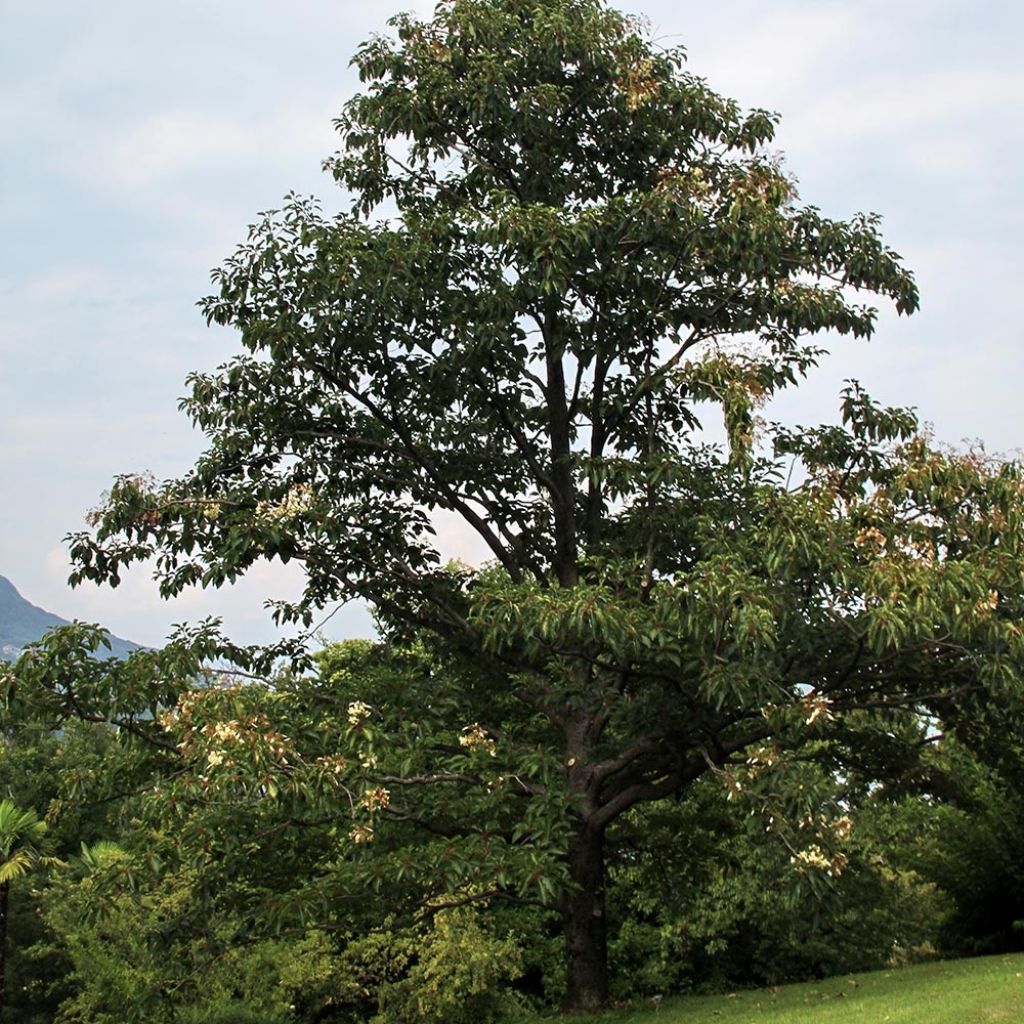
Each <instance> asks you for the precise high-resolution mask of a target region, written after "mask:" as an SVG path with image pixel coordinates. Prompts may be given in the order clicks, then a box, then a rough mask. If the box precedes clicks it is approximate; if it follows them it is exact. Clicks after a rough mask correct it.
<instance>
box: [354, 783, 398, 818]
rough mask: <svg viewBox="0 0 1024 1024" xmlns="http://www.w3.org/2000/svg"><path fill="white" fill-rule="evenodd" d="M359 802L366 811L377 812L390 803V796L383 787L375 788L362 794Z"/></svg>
mask: <svg viewBox="0 0 1024 1024" xmlns="http://www.w3.org/2000/svg"><path fill="white" fill-rule="evenodd" d="M360 802H361V803H362V805H363V806H364V807H365V808H366V809H367V810H368V811H371V812H372V811H379V810H381V809H382V808H384V807H387V805H388V804H389V803H391V794H390V793H389V792H388V791H387V790H386V789H385V788H384V787H383V786H375V787H374V788H373V789H368V790H367V791H366V792H365V793H363V796H362V800H361V801H360Z"/></svg>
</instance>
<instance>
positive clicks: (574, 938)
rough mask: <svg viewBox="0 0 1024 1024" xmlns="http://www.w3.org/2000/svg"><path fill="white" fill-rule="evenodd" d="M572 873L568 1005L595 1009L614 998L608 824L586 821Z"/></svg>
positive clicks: (573, 850) (572, 851) (576, 840)
mask: <svg viewBox="0 0 1024 1024" xmlns="http://www.w3.org/2000/svg"><path fill="white" fill-rule="evenodd" d="M569 876H570V878H571V880H572V889H571V891H570V892H569V894H568V895H567V896H566V898H565V944H566V954H567V959H568V965H567V972H566V991H565V1002H564V1003H563V1009H565V1010H569V1011H574V1012H582V1013H593V1012H594V1011H595V1010H599V1009H601V1008H602V1007H603V1006H604V1004H605V1002H606V1001H607V999H608V938H607V927H606V922H605V914H604V831H603V829H598V830H595V829H591V828H587V826H586V825H585V824H582V823H581V826H580V830H579V831H578V832H577V834H576V835H575V836H574V837H573V839H572V841H571V842H570V844H569Z"/></svg>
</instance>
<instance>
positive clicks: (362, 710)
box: [348, 700, 373, 726]
mask: <svg viewBox="0 0 1024 1024" xmlns="http://www.w3.org/2000/svg"><path fill="white" fill-rule="evenodd" d="M372 710H373V708H371V707H370V705H369V704H367V703H365V702H364V701H361V700H354V701H352V703H351V704H349V706H348V724H349V725H352V726H359V725H362V724H363V722H365V721H366V719H367V718H369V717H370V712H371V711H372Z"/></svg>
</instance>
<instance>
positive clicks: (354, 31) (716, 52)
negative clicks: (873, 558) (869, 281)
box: [0, 0, 1024, 645]
mask: <svg viewBox="0 0 1024 1024" xmlns="http://www.w3.org/2000/svg"><path fill="white" fill-rule="evenodd" d="M617 6H618V7H619V8H620V9H621V10H625V11H628V12H630V13H635V14H643V15H646V16H647V17H648V18H649V21H650V26H651V31H652V34H653V36H654V38H655V39H656V40H657V41H658V42H659V43H660V44H661V45H666V46H668V45H683V46H685V47H686V49H687V52H688V55H689V67H690V69H691V70H692V71H693V72H695V73H696V74H699V75H701V76H703V77H705V78H707V79H708V81H709V83H710V84H711V85H712V87H713V88H715V89H716V90H717V91H718V92H720V93H724V94H726V95H730V96H733V97H734V98H736V99H737V100H738V101H740V103H741V104H743V105H744V106H748V107H765V108H768V109H771V110H775V111H778V112H779V113H780V114H781V116H782V122H781V125H780V128H779V132H778V136H777V144H776V145H777V149H778V150H779V151H780V152H781V153H783V154H784V156H785V161H786V166H787V169H788V170H789V171H790V172H792V173H793V174H795V176H796V177H797V179H798V181H799V190H800V194H801V199H802V200H803V201H804V202H807V203H811V204H813V205H815V206H818V207H820V208H821V209H822V210H823V211H824V212H825V213H826V214H827V215H829V216H833V217H848V216H850V215H852V214H854V213H856V212H858V211H872V212H877V213H879V214H881V215H882V216H883V218H884V219H883V235H884V237H885V239H886V241H887V243H888V244H889V245H891V246H892V247H894V248H895V249H896V250H897V251H898V252H900V253H901V254H902V256H903V257H904V258H905V260H906V262H907V264H908V266H910V267H911V269H913V270H914V272H915V274H916V276H917V280H918V284H919V287H920V289H921V295H922V308H921V311H920V312H919V313H918V314H916V315H915V316H914V317H912V318H910V319H906V318H897V317H896V316H895V314H893V313H891V312H888V311H883V314H882V316H881V317H880V320H879V327H878V331H877V333H876V336H875V338H874V339H873V340H872V341H871V342H869V343H864V342H849V341H843V340H836V341H835V343H834V345H832V349H833V354H832V356H830V357H829V358H828V359H827V360H826V361H825V362H824V363H823V365H822V367H821V368H820V369H819V370H818V371H815V373H814V374H813V375H812V377H811V379H810V380H809V381H808V382H807V383H806V384H804V385H803V386H802V387H801V388H800V389H799V390H798V391H794V392H790V393H789V394H788V395H787V396H786V397H785V398H784V399H782V400H780V401H779V402H777V403H776V405H775V406H773V408H772V410H771V413H770V415H771V416H772V418H779V419H784V420H787V421H790V422H799V423H818V422H823V421H826V420H833V419H834V418H835V416H836V410H837V404H838V392H839V388H840V387H841V385H842V381H843V380H844V379H846V378H850V377H856V378H857V379H859V380H861V381H862V382H863V383H864V385H865V386H866V387H867V389H868V390H869V392H871V393H872V395H874V396H875V397H876V398H878V399H879V400H882V401H884V402H886V403H888V404H899V405H912V406H915V407H916V408H917V409H918V411H919V413H920V414H921V416H922V418H923V419H925V420H926V421H929V422H930V423H932V424H933V428H934V433H935V436H936V438H937V439H939V440H942V441H945V442H949V443H959V442H961V441H962V440H964V439H981V440H983V441H984V443H985V446H986V448H987V449H988V450H989V451H994V452H1007V453H1012V452H1014V451H1015V450H1016V449H1017V448H1019V447H1021V446H1024V402H1021V401H1020V400H1019V398H1018V392H1019V388H1020V383H1019V382H1020V381H1021V380H1024V327H1022V318H1021V316H1020V314H1019V304H1020V302H1021V300H1022V299H1024V284H1022V282H1024V256H1022V252H1024V246H1022V239H1024V199H1022V198H1021V183H1022V182H1024V62H1022V61H1021V60H1020V51H1021V47H1022V44H1024V5H1021V4H1019V3H1016V2H1011V0H974V2H972V3H967V2H966V0H956V2H954V0H884V2H881V0H857V2H853V0H845V2H829V0H776V2H772V3H766V2H760V3H755V2H752V0H717V2H716V3H715V4H697V3H679V2H669V0H639V2H636V3H634V2H632V0H630V2H625V0H622V2H619V3H618V4H617ZM432 8H433V5H432V3H430V2H427V0H419V2H416V3H410V2H408V0H406V2H405V3H404V4H401V3H396V4H395V5H394V6H392V5H391V3H390V2H389V0H384V3H382V4H381V5H379V6H377V7H375V8H374V7H372V6H371V5H369V4H366V3H363V2H358V3H351V2H349V0H334V2H327V0H291V2H290V3H288V4H285V3H283V2H280V0H277V2H271V0H244V2H241V0H216V2H211V0H175V2H174V3H172V4H168V3H165V2H162V3H155V2H151V0H131V2H127V0H93V2H91V3H72V2H70V0H33V2H32V3H31V4H27V3H24V2H15V0H0V240H2V241H0V574H2V575H5V576H7V577H9V578H10V579H11V580H12V581H13V582H14V584H15V585H16V586H17V587H18V588H19V589H20V590H21V592H22V594H23V595H24V596H25V597H27V598H28V599H29V600H31V601H33V602H34V603H36V604H39V605H42V606H43V607H45V608H47V609H48V610H50V611H54V612H56V613H57V614H60V615H63V616H65V617H68V618H72V617H75V618H80V619H84V620H86V621H99V622H102V623H103V624H104V625H106V626H107V627H109V628H110V629H111V630H113V631H114V632H115V633H117V634H119V635H121V636H124V637H127V638H129V639H131V640H134V641H136V642H140V643H144V644H152V645H157V644H159V643H160V642H161V640H162V639H163V638H164V637H166V636H167V635H168V633H169V632H170V629H171V626H172V624H174V623H178V622H183V621H192V620H196V619H199V618H202V617H204V616H207V615H211V614H217V615H221V616H222V617H223V619H224V622H225V626H226V629H227V631H228V632H229V634H230V635H232V636H234V637H235V638H236V639H238V640H239V641H242V642H263V641H267V640H270V639H272V638H273V637H274V636H275V635H276V634H275V630H274V627H273V625H272V623H271V621H270V619H269V617H268V615H267V614H266V612H265V611H264V609H263V607H262V603H263V601H264V599H266V598H268V597H280V596H289V595H292V594H294V593H295V592H296V591H297V588H298V585H299V577H298V576H297V575H296V574H297V572H298V570H297V569H296V568H295V567H294V566H290V567H288V568H287V569H285V568H284V567H280V566H277V567H273V566H271V567H261V568H259V569H254V570H253V571H252V572H251V573H250V574H249V576H248V577H247V578H246V580H244V581H243V582H242V583H241V584H239V585H238V586H236V587H235V588H233V589H232V590H230V591H219V592H202V591H196V592H192V593H189V594H187V595H184V596H183V597H182V598H180V599H178V600H176V601H174V602H171V603H167V602H164V601H161V600H160V598H159V596H158V595H157V593H156V587H155V584H153V583H152V581H151V580H150V578H149V577H148V575H147V574H146V572H145V571H144V570H143V569H139V570H135V571H133V572H132V573H130V574H129V575H128V577H127V578H126V580H125V582H124V583H123V584H122V586H121V587H119V588H117V589H116V590H112V589H100V588H95V587H91V586H83V587H80V588H79V589H77V590H75V591H72V590H70V589H69V588H68V587H67V583H66V580H67V574H68V560H67V554H66V550H65V546H64V545H63V543H62V538H63V537H64V535H65V534H67V533H68V532H69V531H73V530H78V529H81V528H82V527H83V525H84V516H85V513H86V512H87V510H88V509H89V508H91V507H94V506H95V505H97V504H98V503H99V500H100V496H101V494H102V492H103V491H104V489H105V488H106V487H108V486H109V484H110V482H111V480H112V478H113V477H114V476H115V474H117V473H122V472H129V471H139V470H149V471H151V472H152V473H153V474H155V475H156V476H157V477H158V478H164V477H171V476H175V475H179V474H181V473H183V472H184V471H186V470H187V469H188V468H189V466H190V465H191V463H192V461H193V460H194V459H195V457H196V456H197V455H198V454H199V453H200V452H201V451H202V448H203V439H202V437H201V436H200V435H198V434H196V433H195V432H193V431H192V429H191V427H190V425H189V423H188V421H187V420H186V419H185V418H184V417H183V416H182V414H181V413H180V412H179V411H178V409H177V400H178V398H179V397H180V396H181V395H182V394H184V392H185V384H184V381H185V377H186V375H187V374H188V373H189V371H191V370H199V369H211V368H213V367H215V366H217V365H218V364H219V363H221V362H223V361H224V360H226V359H227V358H229V357H230V356H231V355H232V354H233V353H234V352H235V351H236V348H237V341H236V337H235V336H234V335H232V333H231V332H230V331H226V330H218V329H211V328H207V327H206V325H205V323H204V321H203V318H202V316H201V314H200V313H199V311H198V310H197V309H196V306H195V303H196V301H197V300H198V299H199V298H200V297H202V296H203V295H205V294H207V293H208V292H209V290H210V284H209V272H210V270H211V269H212V268H213V267H215V266H217V265H218V264H219V263H220V262H221V261H222V260H223V259H224V258H225V257H227V256H229V255H230V253H231V252H232V250H233V248H234V246H235V245H236V244H237V243H238V242H240V241H241V240H242V239H243V238H244V236H245V231H246V227H247V225H248V224H249V223H250V222H251V221H253V220H254V219H255V217H256V214H257V213H258V212H259V211H262V210H265V209H269V208H273V207H275V206H278V205H280V203H281V200H282V197H283V196H284V195H285V194H286V193H287V192H290V191H296V192H299V193H304V194H317V195H320V196H322V197H324V199H325V200H326V201H327V202H328V205H330V203H331V202H332V201H333V200H334V199H335V196H334V195H333V194H332V193H333V192H334V189H335V186H334V185H333V184H332V182H331V181H330V180H329V179H328V178H327V176H326V175H324V174H323V173H322V172H321V170H320V162H321V160H322V159H323V158H324V157H326V156H328V155H330V154H331V153H332V152H333V151H334V150H335V149H336V136H335V135H334V132H333V129H332V127H331V119H332V118H333V117H334V116H336V114H337V113H338V112H339V111H340V108H341V106H342V104H343V103H344V101H345V100H346V99H347V98H348V97H350V96H351V95H352V94H353V93H354V92H355V91H356V90H357V87H358V83H357V80H356V77H355V75H354V73H353V71H352V69H351V68H350V67H349V66H348V61H349V58H350V56H351V54H352V53H353V52H354V50H355V48H356V47H357V46H358V44H359V43H360V42H361V41H362V40H364V39H365V38H367V37H368V36H369V35H370V34H371V33H373V32H375V31H379V30H383V29H384V27H385V26H384V23H385V21H386V19H387V17H388V16H389V15H391V14H393V13H395V12H396V11H398V10H403V9H404V10H413V11H416V12H417V13H418V14H421V15H424V16H429V14H430V12H431V10H432ZM338 198H339V199H340V197H338ZM441 529H442V530H443V531H444V532H445V533H446V542H447V543H448V545H449V546H450V547H451V548H452V549H453V550H452V553H453V554H454V553H461V554H463V555H468V556H470V557H472V555H473V554H474V552H473V551H472V550H471V549H468V548H467V549H466V550H465V551H460V550H459V549H460V544H461V537H460V535H459V533H458V532H457V531H456V530H455V529H454V528H453V527H452V526H451V525H450V524H448V523H444V524H442V526H441ZM371 631H372V624H371V622H370V619H369V617H368V615H367V613H366V611H365V609H362V608H360V607H358V606H354V605H349V606H346V607H345V608H343V609H342V610H341V611H340V612H339V613H338V614H336V615H335V616H334V618H333V619H332V620H331V621H330V623H329V625H328V626H327V627H326V629H325V632H326V633H327V634H328V635H329V636H332V637H335V638H340V637H344V636H365V635H370V633H371Z"/></svg>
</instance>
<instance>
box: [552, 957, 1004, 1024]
mask: <svg viewBox="0 0 1024 1024" xmlns="http://www.w3.org/2000/svg"><path fill="white" fill-rule="evenodd" d="M554 1019H555V1020H557V1021H564V1022H565V1024H569V1022H570V1021H575V1022H576V1024H579V1021H580V1018H578V1017H577V1018H571V1017H564V1018H562V1017H559V1018H554ZM591 1021H592V1022H593V1024H1003V1022H1005V1024H1016V1022H1019V1021H1024V955H1022V954H1016V955H1013V956H992V957H979V958H977V959H973V960H949V961H944V962H941V963H930V964H921V965H918V966H915V967H903V968H897V969H893V970H889V971H876V972H874V973H872V974H856V975H845V976H843V977H839V978H830V979H828V980H827V981H819V982H811V983H808V984H804V985H786V986H783V987H782V988H779V989H774V990H773V989H759V990H756V991H745V992H744V991H741V992H735V993H730V994H728V995H719V996H681V997H679V998H674V999H666V1000H665V1001H664V1003H663V1004H662V1006H661V1009H660V1010H657V1011H655V1009H654V1008H653V1007H652V1006H651V1004H650V1003H649V1002H646V1001H645V1002H643V1003H640V1004H638V1005H637V1006H635V1007H633V1008H632V1009H627V1010H619V1011H615V1012H612V1013H606V1014H601V1015H600V1016H597V1017H592V1018H588V1024H589V1022H591Z"/></svg>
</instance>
